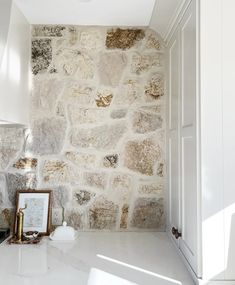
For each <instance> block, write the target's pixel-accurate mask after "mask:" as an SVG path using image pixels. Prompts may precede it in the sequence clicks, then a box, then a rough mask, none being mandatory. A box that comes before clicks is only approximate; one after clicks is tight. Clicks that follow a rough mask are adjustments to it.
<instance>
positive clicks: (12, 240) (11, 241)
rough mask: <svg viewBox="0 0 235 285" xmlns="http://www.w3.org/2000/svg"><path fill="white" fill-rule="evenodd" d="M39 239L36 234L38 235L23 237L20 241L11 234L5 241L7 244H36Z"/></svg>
mask: <svg viewBox="0 0 235 285" xmlns="http://www.w3.org/2000/svg"><path fill="white" fill-rule="evenodd" d="M41 240H42V237H41V236H38V237H36V238H32V239H29V238H25V237H23V239H22V241H18V240H17V238H16V236H12V237H11V238H9V239H8V240H7V243H8V244H37V243H39V242H40V241H41Z"/></svg>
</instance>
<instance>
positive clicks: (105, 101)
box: [95, 90, 113, 107]
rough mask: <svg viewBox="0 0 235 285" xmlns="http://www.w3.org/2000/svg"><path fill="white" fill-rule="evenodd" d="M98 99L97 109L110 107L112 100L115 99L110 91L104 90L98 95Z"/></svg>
mask: <svg viewBox="0 0 235 285" xmlns="http://www.w3.org/2000/svg"><path fill="white" fill-rule="evenodd" d="M97 96H98V99H96V100H95V101H96V106H97V107H109V106H110V104H111V102H112V99H113V94H112V92H110V91H109V90H104V91H103V92H101V93H98V95H97Z"/></svg>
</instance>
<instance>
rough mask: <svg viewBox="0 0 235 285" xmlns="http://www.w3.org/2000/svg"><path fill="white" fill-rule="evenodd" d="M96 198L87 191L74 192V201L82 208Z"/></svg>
mask: <svg viewBox="0 0 235 285" xmlns="http://www.w3.org/2000/svg"><path fill="white" fill-rule="evenodd" d="M94 197H95V193H91V192H90V191H87V190H76V191H74V199H75V201H76V204H79V205H80V206H82V205H86V204H88V203H89V202H90V200H91V199H92V198H94Z"/></svg>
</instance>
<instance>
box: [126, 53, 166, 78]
mask: <svg viewBox="0 0 235 285" xmlns="http://www.w3.org/2000/svg"><path fill="white" fill-rule="evenodd" d="M162 65H163V64H162V55H161V54H160V53H148V54H140V53H135V54H134V55H133V56H132V64H131V71H132V72H133V73H136V74H141V73H143V72H145V71H148V70H151V69H153V67H161V66H162Z"/></svg>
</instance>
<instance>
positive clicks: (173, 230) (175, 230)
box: [171, 227, 182, 239]
mask: <svg viewBox="0 0 235 285" xmlns="http://www.w3.org/2000/svg"><path fill="white" fill-rule="evenodd" d="M171 232H172V234H173V236H175V238H176V239H178V238H180V237H182V234H181V233H180V232H179V231H178V229H176V228H175V227H173V228H172V229H171Z"/></svg>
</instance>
